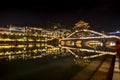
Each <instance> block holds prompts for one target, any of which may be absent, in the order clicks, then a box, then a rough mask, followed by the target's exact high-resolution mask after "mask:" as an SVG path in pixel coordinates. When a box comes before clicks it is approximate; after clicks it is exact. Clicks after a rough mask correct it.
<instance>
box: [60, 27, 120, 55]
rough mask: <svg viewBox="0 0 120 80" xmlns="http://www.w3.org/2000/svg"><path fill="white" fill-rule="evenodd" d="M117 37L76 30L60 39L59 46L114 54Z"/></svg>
mask: <svg viewBox="0 0 120 80" xmlns="http://www.w3.org/2000/svg"><path fill="white" fill-rule="evenodd" d="M117 39H120V37H118V36H108V35H105V34H102V33H99V32H96V31H93V30H86V29H84V30H78V31H75V32H73V33H72V34H70V35H69V36H68V37H66V38H64V39H61V40H60V41H59V42H60V46H61V47H65V48H79V49H81V50H86V51H87V50H92V51H96V52H101V51H103V52H108V53H110V54H115V53H116V51H115V46H116V43H115V42H116V40H117Z"/></svg>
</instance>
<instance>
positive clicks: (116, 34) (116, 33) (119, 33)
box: [107, 31, 120, 36]
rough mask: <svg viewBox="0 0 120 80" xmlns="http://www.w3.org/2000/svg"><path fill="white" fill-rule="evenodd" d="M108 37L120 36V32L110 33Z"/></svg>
mask: <svg viewBox="0 0 120 80" xmlns="http://www.w3.org/2000/svg"><path fill="white" fill-rule="evenodd" d="M107 35H109V36H113V35H115V36H120V31H116V32H109V33H107Z"/></svg>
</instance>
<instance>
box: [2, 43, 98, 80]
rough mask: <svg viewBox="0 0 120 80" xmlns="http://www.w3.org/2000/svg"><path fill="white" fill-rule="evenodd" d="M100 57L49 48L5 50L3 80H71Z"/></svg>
mask: <svg viewBox="0 0 120 80" xmlns="http://www.w3.org/2000/svg"><path fill="white" fill-rule="evenodd" d="M94 55H95V58H94ZM97 55H98V57H99V54H98V53H95V52H86V51H85V52H82V51H81V50H79V49H78V50H77V49H73V50H69V49H64V48H59V47H53V46H51V45H46V44H43V45H40V46H39V47H37V46H30V45H29V46H24V45H23V46H22V45H21V46H17V47H16V46H15V47H9V48H8V47H1V48H0V80H71V79H72V78H73V77H74V76H75V75H76V74H77V73H79V72H80V71H81V70H82V69H84V68H85V67H86V66H87V65H89V64H90V63H91V62H92V61H94V60H96V59H97V58H98V57H97ZM90 56H91V57H90ZM83 58H87V59H83ZM89 58H90V59H89ZM85 75H86V74H85Z"/></svg>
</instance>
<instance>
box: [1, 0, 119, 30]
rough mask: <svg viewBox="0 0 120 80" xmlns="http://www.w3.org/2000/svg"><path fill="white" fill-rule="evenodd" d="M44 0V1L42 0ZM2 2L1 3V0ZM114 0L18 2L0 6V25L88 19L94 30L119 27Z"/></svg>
mask: <svg viewBox="0 0 120 80" xmlns="http://www.w3.org/2000/svg"><path fill="white" fill-rule="evenodd" d="M46 2H47V4H46ZM1 4H2V3H1ZM118 6H119V3H118V1H117V0H83V1H81V0H78V1H72V0H69V2H64V1H59V0H58V1H57V0H56V1H54V3H53V2H50V1H49V2H48V1H44V2H30V3H24V2H20V3H19V2H18V3H14V4H13V3H12V4H9V5H8V7H6V6H5V7H4V6H0V26H6V25H10V24H12V25H38V26H41V27H43V25H44V24H46V23H47V22H49V21H50V22H53V23H61V24H62V25H64V26H66V27H67V28H69V27H73V26H74V24H75V23H76V22H78V21H79V20H84V21H85V22H88V23H89V24H90V25H91V27H90V29H93V30H96V31H107V32H109V31H116V30H120V9H119V7H118Z"/></svg>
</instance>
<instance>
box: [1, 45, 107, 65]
mask: <svg viewBox="0 0 120 80" xmlns="http://www.w3.org/2000/svg"><path fill="white" fill-rule="evenodd" d="M69 55H72V56H73V57H74V58H73V61H74V62H75V64H79V65H80V66H85V65H88V64H89V63H90V62H91V59H92V58H95V57H99V56H103V55H105V54H100V53H95V52H91V51H87V50H82V49H78V48H77V49H75V48H74V49H72V48H68V47H59V46H52V45H48V44H47V43H39V44H35V45H33V44H29V45H18V46H13V45H12V46H10V45H2V46H0V59H5V60H8V61H11V60H16V59H23V60H27V59H37V58H43V57H45V56H51V57H53V58H54V59H56V58H57V57H58V56H59V57H61V58H62V57H64V56H69Z"/></svg>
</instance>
